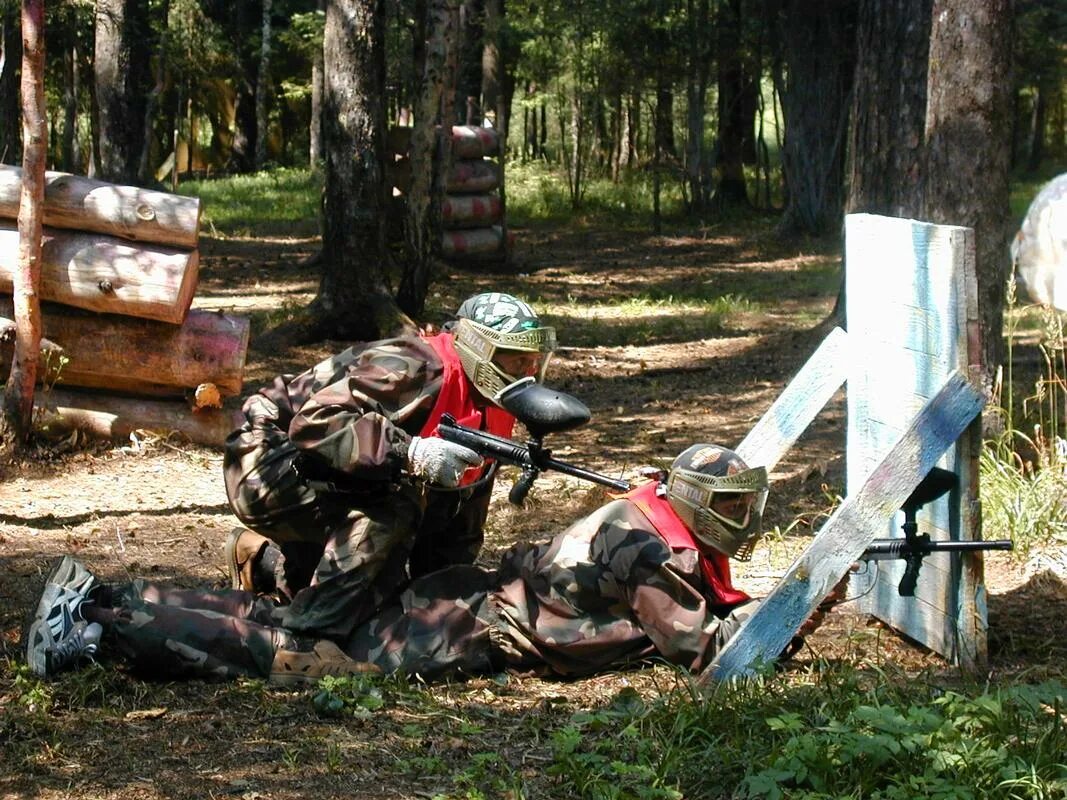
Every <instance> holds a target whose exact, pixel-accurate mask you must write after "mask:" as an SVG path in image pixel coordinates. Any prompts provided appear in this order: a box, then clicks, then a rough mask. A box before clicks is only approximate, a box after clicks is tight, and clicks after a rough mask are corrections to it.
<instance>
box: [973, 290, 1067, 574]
mask: <svg viewBox="0 0 1067 800" xmlns="http://www.w3.org/2000/svg"><path fill="white" fill-rule="evenodd" d="M1016 297H1017V294H1016V284H1015V280H1014V277H1013V278H1012V279H1011V280H1009V282H1008V288H1007V304H1008V310H1007V313H1006V314H1005V322H1006V325H1005V337H1006V340H1007V342H1008V363H1007V364H1006V370H1005V374H1006V378H1005V380H1004V384H1003V395H1004V396H1003V398H1000V399H1001V401H1002V402H1001V403H998V404H997V407H996V413H998V414H999V416H1000V418H1001V420H1002V428H1003V430H1002V432H1001V433H1000V435H999V436H997V437H995V438H993V439H992V440H990V441H989V442H987V443H986V446H985V447H984V448H983V451H982V454H981V460H980V480H981V486H980V496H981V498H982V511H983V527H984V529H985V530H986V531H987V534H986V535H987V538H992V537H993V536H994V535H995V536H1008V537H1010V538H1011V539H1012V540H1013V541H1014V543H1015V550H1016V555H1018V556H1025V555H1026V554H1027V553H1029V552H1030V550H1031V549H1032V548H1034V547H1036V546H1046V545H1049V544H1057V543H1063V542H1065V541H1067V418H1065V415H1064V408H1065V406H1067V383H1065V382H1064V376H1065V375H1067V366H1065V362H1064V337H1063V320H1062V319H1061V317H1060V316H1059V314H1058V313H1057V312H1055V311H1053V310H1051V309H1027V312H1029V311H1034V310H1036V312H1037V313H1038V314H1039V315H1040V318H1041V340H1040V341H1039V343H1038V351H1039V353H1040V355H1041V357H1042V359H1043V362H1044V369H1043V370H1042V371H1041V372H1040V373H1039V374H1038V376H1037V379H1036V382H1035V385H1034V391H1033V394H1032V395H1030V396H1029V397H1026V398H1025V399H1024V400H1023V402H1022V403H1017V402H1016V399H1015V391H1016V386H1015V381H1014V373H1015V364H1014V353H1015V348H1014V340H1015V336H1016V332H1017V328H1018V325H1019V321H1020V313H1019V312H1018V311H1017V309H1016ZM1027 429H1028V430H1030V431H1032V432H1033V433H1032V435H1027V434H1026V433H1024V430H1027Z"/></svg>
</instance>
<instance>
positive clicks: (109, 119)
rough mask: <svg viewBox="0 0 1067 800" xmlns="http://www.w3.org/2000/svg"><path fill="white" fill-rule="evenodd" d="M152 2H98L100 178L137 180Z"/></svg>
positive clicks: (117, 180) (98, 0)
mask: <svg viewBox="0 0 1067 800" xmlns="http://www.w3.org/2000/svg"><path fill="white" fill-rule="evenodd" d="M147 14H148V4H147V3H143V2H140V1H139V0H97V3H96V54H95V57H94V60H93V63H94V68H95V76H96V101H97V105H98V109H99V119H98V124H99V142H100V144H99V146H100V177H101V178H103V179H104V180H108V181H114V182H117V183H135V182H136V181H137V180H138V174H137V173H138V167H139V166H140V160H141V148H142V147H143V146H144V144H145V142H144V141H143V135H144V129H143V123H144V109H145V102H146V97H145V93H146V88H147V84H148V63H149V51H148V41H149V26H148V19H147Z"/></svg>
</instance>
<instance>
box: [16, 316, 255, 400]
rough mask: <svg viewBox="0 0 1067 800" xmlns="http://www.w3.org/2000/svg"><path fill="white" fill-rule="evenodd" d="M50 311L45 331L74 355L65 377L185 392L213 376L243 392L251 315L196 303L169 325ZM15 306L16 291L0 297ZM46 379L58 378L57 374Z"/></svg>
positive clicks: (229, 390) (73, 382)
mask: <svg viewBox="0 0 1067 800" xmlns="http://www.w3.org/2000/svg"><path fill="white" fill-rule="evenodd" d="M42 313H43V317H44V335H45V336H47V337H48V338H49V339H50V340H52V341H54V342H56V343H57V344H59V345H60V346H61V347H62V348H63V355H64V356H65V357H66V358H67V359H68V360H67V361H66V363H64V364H63V365H62V367H59V369H58V383H59V384H60V385H64V386H81V387H90V388H101V389H107V390H109V391H113V392H124V393H129V394H142V395H150V396H172V397H173V396H178V397H180V396H183V395H186V394H188V393H190V392H192V391H194V390H195V389H196V388H197V387H198V386H199V385H201V384H206V383H211V384H214V385H215V386H216V387H217V388H218V391H219V393H220V394H222V395H223V396H225V397H232V396H234V395H238V394H240V393H241V387H242V385H243V377H244V366H245V358H246V356H247V353H248V336H249V322H248V319H247V318H245V317H238V316H232V315H229V314H219V313H216V312H214V311H204V310H201V309H193V310H192V311H190V312H189V315H188V316H187V317H186V318H185V322H184V323H182V324H181V325H168V324H165V323H162V322H155V321H152V320H143V319H134V318H132V317H122V316H116V315H113V314H90V313H87V312H79V311H77V310H76V309H68V308H64V307H63V306H60V305H55V304H47V305H45V306H44V307H43V309H42ZM10 314H11V301H10V299H9V298H0V316H5V315H10ZM10 360H11V348H10V346H8V347H4V348H0V363H2V364H4V365H7V364H10ZM55 369H56V365H53V366H52V369H51V371H52V372H53V373H54V372H55ZM42 379H43V380H46V381H48V382H49V383H51V382H54V381H56V380H57V376H56V375H55V374H52V375H42Z"/></svg>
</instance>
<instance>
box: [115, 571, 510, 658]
mask: <svg viewBox="0 0 1067 800" xmlns="http://www.w3.org/2000/svg"><path fill="white" fill-rule="evenodd" d="M491 580H492V574H491V573H486V572H485V571H484V570H481V569H478V568H476V567H467V566H460V567H452V568H450V569H448V570H442V571H440V572H437V573H434V574H433V575H430V576H427V577H426V578H423V579H420V580H418V581H415V582H414V583H413V584H412V585H411V587H409V589H408V590H406V591H405V592H404V593H403V594H402V595H401V597H400V598H399V602H397V603H395V604H393V605H391V606H389V607H388V608H386V609H385V610H384V611H383V612H382V613H381V615H380V616H378V617H376V618H374V619H372V620H370V621H368V622H365V623H364V624H362V625H361V626H359V627H358V628H357V629H356V630H355V631H354V632H353V633H352V635H351V637H349V639H348V640H347V642H346V643H344V644H345V649H346V651H347V652H348V653H349V655H351V656H352V657H353V658H354V659H356V660H357V661H366V662H370V663H373V664H376V665H378V666H379V667H380V668H381V669H382V670H383V671H384V672H403V673H405V674H409V675H413V674H416V673H417V674H419V675H421V676H422V677H424V678H426V679H432V678H436V677H439V676H441V675H444V674H450V673H462V674H467V675H473V674H479V673H485V672H492V671H495V670H496V669H498V668H499V665H500V664H502V663H503V662H502V661H500V662H499V664H498V659H496V658H494V656H493V647H492V643H491V641H490V630H491V629H492V628H493V627H494V626H493V618H492V612H491V611H490V609H489V607H488V603H487V602H486V597H487V590H488V588H489V584H490V581H491ZM113 596H114V598H115V599H114V603H115V606H116V608H117V610H118V613H117V619H116V621H115V623H114V624H113V625H112V633H113V635H114V637H115V639H116V641H117V644H118V648H119V650H120V652H122V654H123V655H124V656H126V658H128V659H129V660H130V661H131V662H132V663H133V664H134V665H135V666H136V667H137V668H138V669H139V670H142V671H145V672H147V673H150V674H152V675H155V676H158V677H173V678H178V677H202V678H231V679H232V678H238V677H259V678H265V677H267V676H268V675H269V674H270V668H271V663H272V662H273V660H274V654H275V652H276V651H277V650H278V648H280V647H284V646H287V645H289V646H291V645H292V644H293V642H294V640H295V637H294V635H293V634H292V633H291V632H290V631H288V630H286V629H285V628H282V627H279V626H277V625H276V624H274V622H273V621H274V619H275V616H276V609H275V608H273V603H272V602H271V601H269V600H268V599H266V598H264V597H261V596H257V595H254V594H251V593H249V592H240V591H232V590H220V591H213V590H204V589H177V588H174V587H168V586H164V585H161V584H154V583H149V582H147V581H143V580H138V581H135V582H133V583H131V584H126V585H124V586H122V587H118V588H116V589H115V590H114V594H113Z"/></svg>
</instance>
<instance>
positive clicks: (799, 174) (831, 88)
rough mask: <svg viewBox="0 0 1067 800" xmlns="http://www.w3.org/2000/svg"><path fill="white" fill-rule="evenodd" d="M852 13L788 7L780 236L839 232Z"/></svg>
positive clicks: (839, 7)
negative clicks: (785, 191)
mask: <svg viewBox="0 0 1067 800" xmlns="http://www.w3.org/2000/svg"><path fill="white" fill-rule="evenodd" d="M854 14H855V9H854V6H853V4H852V2H851V0H827V2H824V3H819V4H817V5H815V6H813V5H812V4H810V3H806V2H804V0H790V2H789V3H787V5H786V15H785V19H784V30H783V33H782V42H783V45H784V54H785V61H786V68H787V74H788V78H787V79H786V87H785V92H784V94H783V96H782V105H783V107H784V109H785V126H786V140H785V152H784V153H783V158H782V165H783V168H784V170H785V175H786V181H787V183H788V184H789V200H788V202H787V204H786V207H785V211H784V212H783V214H782V219H781V221H780V223H779V231H781V232H783V233H787V234H788V233H809V234H815V235H820V234H824V233H829V232H831V231H838V230H840V228H841V212H842V209H843V207H844V164H845V135H846V132H847V125H848V112H849V97H850V94H849V93H850V91H851V88H852V76H853V72H854V70H855V47H856V44H855V16H854Z"/></svg>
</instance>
